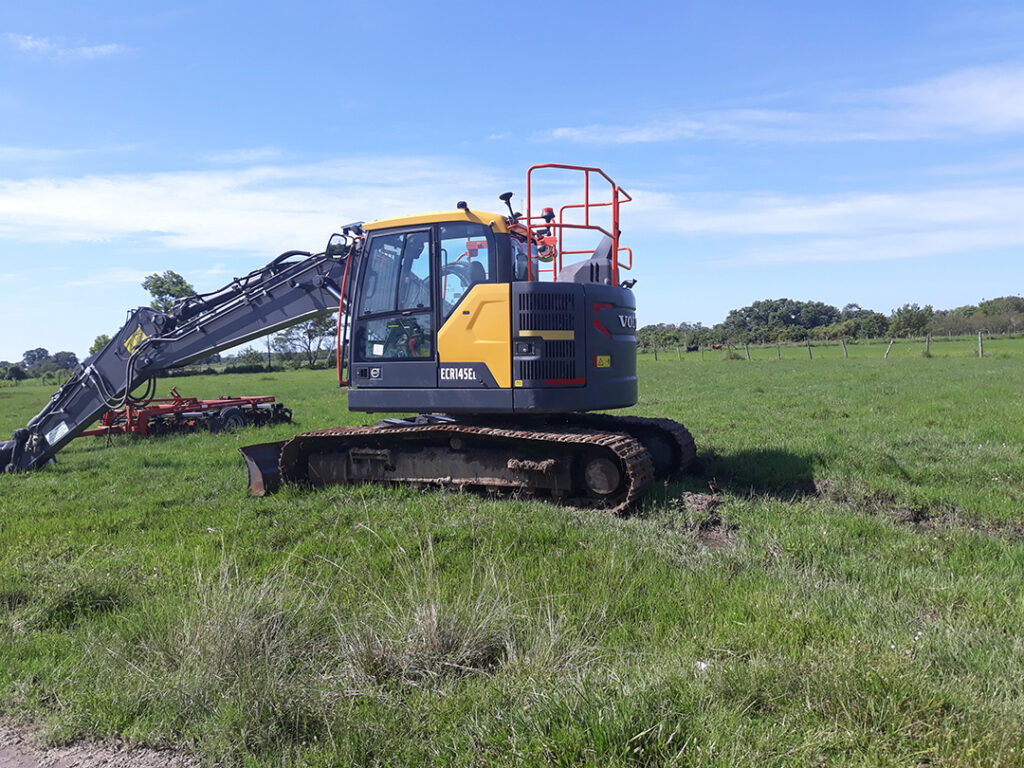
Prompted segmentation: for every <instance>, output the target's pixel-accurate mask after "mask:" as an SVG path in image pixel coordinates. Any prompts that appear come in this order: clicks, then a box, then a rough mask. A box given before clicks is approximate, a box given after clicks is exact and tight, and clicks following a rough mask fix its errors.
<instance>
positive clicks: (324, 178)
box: [0, 158, 507, 254]
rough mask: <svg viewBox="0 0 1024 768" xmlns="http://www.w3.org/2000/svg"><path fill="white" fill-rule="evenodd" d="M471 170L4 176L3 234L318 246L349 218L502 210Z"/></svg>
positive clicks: (406, 163) (395, 163) (271, 168)
mask: <svg viewBox="0 0 1024 768" xmlns="http://www.w3.org/2000/svg"><path fill="white" fill-rule="evenodd" d="M463 166H464V164H462V163H459V162H458V161H454V160H450V159H436V160H433V159H431V160H423V159H414V158H408V159H406V158H365V159H357V160H343V161H342V160H340V161H331V162H325V163H319V164H310V165H301V166H282V165H262V166H252V167H248V168H241V169H232V170H231V171H226V170H225V171H221V170H215V171H186V172H176V173H151V174H135V175H110V176H85V177H76V178H37V179H28V180H20V181H3V180H0V235H3V236H4V237H7V238H9V239H21V240H27V241H36V242H46V241H50V242H62V241H64V242H66V241H76V240H77V241H109V240H115V239H119V238H126V237H132V236H139V235H143V236H147V237H150V238H153V239H155V240H156V241H158V242H160V243H163V244H165V245H169V246H173V247H176V248H208V249H224V250H241V251H247V252H254V253H261V254H266V253H267V252H268V251H273V250H274V249H279V250H285V249H288V248H304V249H307V250H318V249H320V248H322V247H323V245H324V244H325V243H326V239H327V237H328V235H329V234H330V233H331V232H332V231H334V230H335V229H336V228H337V227H338V226H340V225H341V224H345V223H348V222H351V221H357V220H370V219H377V218H385V217H388V216H394V215H401V214H406V213H408V212H410V211H421V210H432V209H450V208H454V207H455V203H456V201H458V200H468V201H470V204H471V205H472V206H473V207H475V208H478V209H483V210H491V211H496V210H498V209H499V208H500V202H499V201H498V200H496V199H495V197H496V191H500V190H499V187H501V189H504V187H503V186H502V182H501V181H500V180H499V179H498V178H497V177H496V176H493V175H491V174H489V173H488V172H486V171H481V170H479V169H478V168H471V167H463ZM506 183H507V182H506ZM311 238H314V240H312V241H311Z"/></svg>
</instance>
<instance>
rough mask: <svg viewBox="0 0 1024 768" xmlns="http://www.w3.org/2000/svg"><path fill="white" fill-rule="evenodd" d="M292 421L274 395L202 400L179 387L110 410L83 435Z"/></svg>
mask: <svg viewBox="0 0 1024 768" xmlns="http://www.w3.org/2000/svg"><path fill="white" fill-rule="evenodd" d="M291 420H292V412H291V409H289V408H285V407H284V405H283V404H281V403H278V402H275V400H274V397H273V396H271V395H267V396H263V397H229V396H225V397H220V398H217V399H216V400H199V399H197V398H195V397H182V396H181V395H180V394H178V389H177V387H172V388H171V396H170V397H158V398H154V399H152V400H149V401H147V402H145V403H141V404H138V405H126V406H125V407H124V408H118V409H116V410H112V411H107V412H106V413H104V414H103V416H102V417H101V418H100V425H99V426H98V427H94V428H93V429H87V430H85V431H84V432H82V433H81V434H82V435H116V434H127V433H130V434H133V435H165V434H169V433H172V432H195V431H197V430H208V431H210V432H219V431H220V430H222V429H238V428H240V427H245V426H250V425H252V426H262V425H264V424H277V423H280V422H286V421H291Z"/></svg>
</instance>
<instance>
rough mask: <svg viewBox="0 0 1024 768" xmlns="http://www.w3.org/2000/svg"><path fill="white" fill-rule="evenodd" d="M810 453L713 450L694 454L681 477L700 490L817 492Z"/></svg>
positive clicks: (787, 494) (784, 494)
mask: <svg viewBox="0 0 1024 768" xmlns="http://www.w3.org/2000/svg"><path fill="white" fill-rule="evenodd" d="M817 458H818V457H817V456H816V455H814V454H795V453H788V452H787V451H779V450H773V449H765V450H756V449H754V450H744V451H737V452H736V453H730V454H725V455H722V454H719V453H716V452H714V451H708V452H706V453H701V454H699V455H698V456H697V466H696V468H695V470H694V471H692V472H691V473H690V474H689V475H687V476H686V477H685V478H683V480H682V482H683V483H684V484H686V485H690V484H698V485H699V486H700V488H701V490H703V491H705V492H707V491H723V492H726V493H734V494H738V495H747V494H757V495H768V496H774V497H776V498H779V499H784V500H789V499H793V498H795V497H802V496H817V495H818V487H817V484H816V483H815V481H814V466H815V463H816V460H817Z"/></svg>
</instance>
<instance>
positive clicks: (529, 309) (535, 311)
mask: <svg viewBox="0 0 1024 768" xmlns="http://www.w3.org/2000/svg"><path fill="white" fill-rule="evenodd" d="M575 314H576V297H575V296H574V295H573V294H571V293H522V294H520V295H519V329H520V330H522V331H571V330H573V318H574V316H575Z"/></svg>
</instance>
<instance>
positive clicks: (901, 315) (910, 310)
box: [889, 304, 935, 336]
mask: <svg viewBox="0 0 1024 768" xmlns="http://www.w3.org/2000/svg"><path fill="white" fill-rule="evenodd" d="M934 314H935V310H934V309H932V305H931V304H927V305H925V306H924V307H920V306H918V305H917V304H904V305H903V306H902V307H900V308H899V309H894V310H893V311H892V315H891V316H890V319H889V333H890V334H892V335H893V336H923V335H924V334H925V333H926V332H927V330H928V323H929V322H930V321H931V319H932V316H933V315H934Z"/></svg>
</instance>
